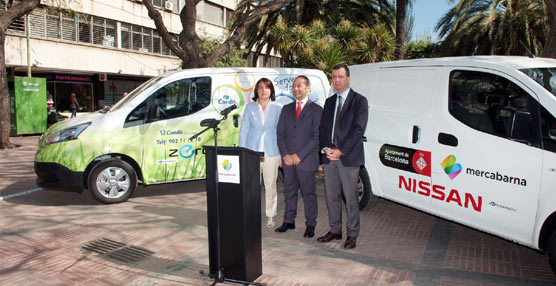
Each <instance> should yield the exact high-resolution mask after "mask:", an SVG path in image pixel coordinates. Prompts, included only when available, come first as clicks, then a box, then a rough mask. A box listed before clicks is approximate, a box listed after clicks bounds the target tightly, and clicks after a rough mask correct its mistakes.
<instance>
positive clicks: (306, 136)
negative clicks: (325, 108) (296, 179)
mask: <svg viewBox="0 0 556 286" xmlns="http://www.w3.org/2000/svg"><path fill="white" fill-rule="evenodd" d="M296 108H297V106H296V102H292V103H290V104H288V105H286V106H284V107H283V108H282V113H281V114H280V119H279V120H278V129H277V135H278V149H279V150H280V155H281V157H284V156H286V155H288V154H290V155H291V154H297V156H299V158H300V159H301V162H300V163H299V165H297V168H298V169H301V170H305V171H315V170H317V169H318V167H319V156H318V153H317V145H318V143H319V124H320V118H321V114H322V107H320V106H318V105H317V104H315V103H314V102H312V101H311V100H308V101H307V103H306V104H305V106H304V107H303V109H302V110H301V114H299V118H297V119H296V118H295V110H296ZM282 167H287V165H285V164H284V162H282Z"/></svg>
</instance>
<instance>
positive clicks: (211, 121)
mask: <svg viewBox="0 0 556 286" xmlns="http://www.w3.org/2000/svg"><path fill="white" fill-rule="evenodd" d="M217 122H218V120H216V119H214V118H207V119H203V121H201V127H213V126H215V124H216V125H217V124H218V123H217Z"/></svg>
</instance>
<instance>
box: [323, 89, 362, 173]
mask: <svg viewBox="0 0 556 286" xmlns="http://www.w3.org/2000/svg"><path fill="white" fill-rule="evenodd" d="M337 97H338V95H337V94H336V95H335V96H331V97H329V98H328V99H327V100H326V102H325V103H324V110H323V111H322V119H321V123H320V129H319V143H320V148H321V150H322V149H323V148H325V147H329V148H330V147H332V132H333V130H332V124H333V123H334V110H335V108H336V98H337ZM368 115H369V105H368V103H367V98H365V97H364V96H362V95H361V94H359V93H357V92H355V91H353V90H350V91H349V93H348V96H347V99H346V100H345V102H344V103H342V112H341V113H340V118H339V119H338V122H337V123H336V124H338V127H337V129H336V132H337V137H338V149H340V151H342V153H343V155H342V157H340V160H341V161H342V165H344V166H346V167H356V166H361V165H364V164H365V156H364V154H363V134H364V133H365V128H366V127H367V119H368ZM322 161H323V162H324V163H325V164H328V163H330V160H328V159H327V158H326V156H323V157H322Z"/></svg>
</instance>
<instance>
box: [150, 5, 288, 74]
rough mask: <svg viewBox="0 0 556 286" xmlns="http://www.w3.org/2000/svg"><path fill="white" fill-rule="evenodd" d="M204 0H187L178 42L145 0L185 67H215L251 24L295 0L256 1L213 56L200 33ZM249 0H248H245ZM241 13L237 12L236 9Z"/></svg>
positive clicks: (243, 14)
mask: <svg viewBox="0 0 556 286" xmlns="http://www.w3.org/2000/svg"><path fill="white" fill-rule="evenodd" d="M200 1H201V0H186V2H185V6H184V7H183V9H182V11H181V12H180V20H181V23H182V26H183V30H182V32H181V33H180V36H179V40H178V44H176V43H175V42H173V41H172V37H171V35H170V33H169V32H168V30H167V29H166V27H165V25H164V22H163V21H162V16H161V15H160V12H158V10H157V9H156V8H154V6H153V5H152V1H151V0H143V4H144V5H145V8H147V10H148V12H149V17H150V18H151V19H153V21H154V24H155V26H156V30H157V31H158V33H159V34H160V37H161V38H162V39H163V40H164V43H166V45H167V46H168V48H170V50H172V52H174V54H176V55H177V56H178V57H179V58H180V59H181V60H182V68H184V69H186V68H202V67H210V66H213V65H214V64H215V63H216V62H217V61H219V60H220V59H221V58H222V57H223V56H225V55H226V54H228V53H229V52H230V51H231V50H232V49H233V48H234V47H239V46H240V45H241V42H242V41H243V40H244V39H245V33H246V32H247V27H248V26H249V25H250V24H251V23H254V22H256V21H259V20H260V19H261V18H262V17H263V16H265V15H266V14H268V13H270V12H272V11H275V10H278V9H281V8H282V7H283V6H284V5H286V4H289V3H291V2H293V1H294V0H274V1H270V2H266V3H265V4H264V5H259V3H260V1H258V0H252V1H249V2H252V3H251V6H252V7H251V8H249V9H247V10H245V11H243V12H242V14H241V21H239V23H238V24H237V25H236V26H235V27H234V28H232V29H230V31H229V32H230V36H229V37H228V38H227V39H226V40H225V41H224V43H222V44H221V45H220V46H219V47H218V48H216V50H214V51H213V52H212V53H211V54H210V55H205V54H203V45H202V41H201V39H200V38H199V36H198V35H197V32H196V29H195V25H196V23H197V7H196V6H197V3H199V2H200ZM243 1H247V0H243ZM236 13H237V12H236Z"/></svg>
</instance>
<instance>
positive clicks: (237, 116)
mask: <svg viewBox="0 0 556 286" xmlns="http://www.w3.org/2000/svg"><path fill="white" fill-rule="evenodd" d="M233 119H234V127H235V128H238V127H239V114H234V116H233Z"/></svg>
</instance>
